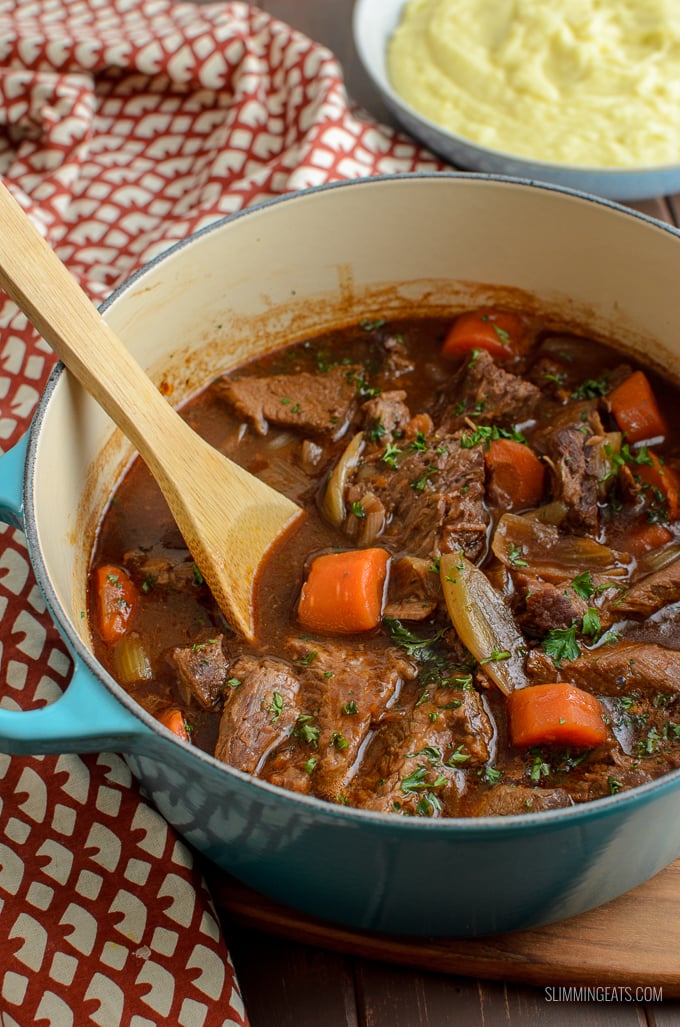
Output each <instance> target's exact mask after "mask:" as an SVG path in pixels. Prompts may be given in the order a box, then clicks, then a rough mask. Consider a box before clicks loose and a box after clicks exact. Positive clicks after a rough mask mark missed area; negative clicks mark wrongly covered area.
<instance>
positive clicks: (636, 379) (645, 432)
mask: <svg viewBox="0 0 680 1027" xmlns="http://www.w3.org/2000/svg"><path fill="white" fill-rule="evenodd" d="M609 405H610V407H611V411H612V413H613V415H614V417H615V419H616V423H617V424H618V426H619V428H620V429H621V431H622V432H624V433H625V435H626V439H627V440H628V442H642V440H643V439H653V438H656V437H657V436H659V435H665V434H666V423H665V421H664V419H663V417H662V416H661V412H660V411H659V407H658V404H657V402H656V397H655V395H654V393H653V391H652V386H651V385H650V384H649V379H648V378H647V375H646V374H645V373H644V372H643V371H633V373H632V374H631V375H630V376H629V377H628V378H626V379H625V381H622V382H621V384H620V385H617V387H616V388H615V389H613V390H612V392H610V393H609Z"/></svg>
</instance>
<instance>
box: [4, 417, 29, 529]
mask: <svg viewBox="0 0 680 1027" xmlns="http://www.w3.org/2000/svg"><path fill="white" fill-rule="evenodd" d="M27 449H28V432H26V434H25V435H24V436H23V438H21V439H19V441H18V442H17V444H16V446H14V447H13V448H12V449H10V450H8V451H7V452H6V453H4V454H3V455H2V456H0V521H2V522H3V523H4V524H9V525H11V526H12V527H13V528H19V529H20V530H21V531H23V528H24V468H25V464H26V451H27Z"/></svg>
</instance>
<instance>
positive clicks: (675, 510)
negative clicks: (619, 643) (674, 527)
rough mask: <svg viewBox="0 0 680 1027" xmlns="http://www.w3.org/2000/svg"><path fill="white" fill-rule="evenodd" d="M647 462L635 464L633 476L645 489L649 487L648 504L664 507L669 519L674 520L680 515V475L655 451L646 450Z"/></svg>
mask: <svg viewBox="0 0 680 1027" xmlns="http://www.w3.org/2000/svg"><path fill="white" fill-rule="evenodd" d="M647 457H648V458H649V461H650V462H649V463H644V464H637V465H636V467H635V471H634V476H635V478H636V479H637V480H638V481H640V482H641V483H642V485H643V487H644V486H647V488H646V489H645V492H646V491H647V489H651V492H652V495H651V496H650V497H649V499H650V505H651V506H653V507H658V506H659V505H661V506H663V507H664V508H665V513H666V514H667V516H668V520H669V521H676V520H677V519H678V517H679V516H680V497H679V495H678V493H679V492H680V477H679V476H678V474H677V473H676V472H675V471H674V470H673V469H672V468H671V467H668V466H667V465H666V464H665V463H663V461H662V460H659V458H658V456H657V455H656V453H652V452H651V451H648V452H647Z"/></svg>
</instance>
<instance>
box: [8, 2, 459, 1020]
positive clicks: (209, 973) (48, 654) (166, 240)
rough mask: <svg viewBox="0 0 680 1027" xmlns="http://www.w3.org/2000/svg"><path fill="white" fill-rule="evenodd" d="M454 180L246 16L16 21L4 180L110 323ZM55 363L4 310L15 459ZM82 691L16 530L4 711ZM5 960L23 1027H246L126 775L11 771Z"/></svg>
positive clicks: (30, 17)
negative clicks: (356, 187) (227, 223)
mask: <svg viewBox="0 0 680 1027" xmlns="http://www.w3.org/2000/svg"><path fill="white" fill-rule="evenodd" d="M439 166H440V165H439V164H438V162H436V161H435V160H434V159H432V158H431V157H430V156H429V155H427V154H425V153H423V152H422V151H420V150H419V149H418V148H417V147H415V146H414V145H413V144H412V143H411V142H410V141H408V140H407V139H405V138H404V137H402V136H400V135H398V134H396V133H394V132H392V131H391V130H390V129H387V128H383V127H381V126H378V125H376V124H375V123H373V122H372V121H371V119H370V118H368V117H367V116H365V115H363V114H361V113H360V112H357V111H355V110H353V109H352V107H351V105H350V104H349V102H348V99H347V96H346V93H345V89H344V85H343V80H342V73H341V69H340V68H339V66H338V64H337V62H336V60H335V58H334V57H333V55H332V54H331V53H330V52H329V51H328V50H326V49H324V48H323V47H321V46H319V45H317V44H315V43H313V42H311V41H310V40H309V39H307V38H305V37H304V36H302V35H301V34H300V33H298V32H295V31H293V30H292V29H290V28H289V27H288V26H286V25H284V24H282V23H280V22H277V21H275V20H273V19H272V18H270V17H269V16H268V15H267V14H265V13H263V12H262V11H260V10H258V9H257V8H256V7H253V6H250V5H248V4H246V3H211V4H206V5H204V6H195V5H194V4H192V3H174V2H172V0H14V2H11V0H0V178H1V179H2V181H4V183H5V184H7V185H8V186H9V187H10V188H11V190H12V191H13V193H14V195H15V196H16V197H17V198H18V199H19V201H20V202H21V204H22V205H23V207H24V208H25V209H26V210H27V212H28V213H29V214H30V216H31V218H32V219H33V220H34V222H35V223H36V224H37V225H38V226H39V228H40V230H41V231H42V233H43V234H44V236H45V237H46V238H47V240H48V241H49V243H50V245H51V246H52V247H53V248H54V249H55V250H56V251H57V253H58V254H59V256H60V257H61V258H62V260H64V261H65V262H66V263H67V264H68V265H69V267H70V268H71V270H72V272H73V273H74V274H75V276H76V277H77V278H78V280H79V281H80V283H81V285H82V286H83V287H84V288H85V290H86V291H87V292H88V294H89V295H90V296H91V297H92V299H93V300H95V301H97V302H98V301H101V300H102V299H103V298H104V297H105V296H107V295H108V294H109V293H110V291H111V290H112V289H113V288H114V287H115V286H116V285H118V284H119V283H120V282H121V281H122V280H124V279H125V278H127V276H128V275H129V274H130V272H132V271H133V270H134V269H135V268H137V267H139V266H140V265H141V264H143V263H145V262H146V261H147V260H148V259H149V258H151V257H153V256H154V255H155V254H157V253H158V252H160V251H162V250H164V249H165V248H167V247H168V246H169V245H170V244H171V243H173V242H175V241H176V240H178V239H182V238H184V237H185V236H186V235H187V234H189V233H191V232H193V231H194V230H196V229H198V228H200V227H201V226H203V225H205V224H207V223H209V222H211V221H214V220H215V219H217V218H219V217H222V216H224V215H226V214H230V213H232V212H234V211H236V210H239V209H240V208H242V207H244V206H246V205H247V204H252V203H254V202H257V201H259V200H262V199H265V198H267V197H270V196H273V195H276V194H279V193H282V192H285V191H289V190H294V189H299V188H306V187H309V186H314V185H317V184H321V183H324V182H328V181H332V180H336V179H341V178H349V177H358V176H362V175H368V174H375V173H392V172H402V171H414V170H432V169H436V168H438V167H439ZM0 231H2V226H1V225H0ZM54 359H55V358H54V356H53V354H52V353H51V351H50V350H49V349H48V348H47V347H46V346H45V344H44V343H43V342H42V341H41V340H40V339H39V338H37V337H36V334H35V333H34V331H33V330H32V329H31V328H30V326H28V325H27V324H26V320H25V318H24V317H23V315H21V314H19V313H18V312H17V310H16V308H15V307H14V305H13V304H12V303H11V302H10V301H9V300H8V299H7V298H6V297H5V296H4V294H2V293H1V292H0V448H1V449H2V450H3V451H6V450H7V449H9V448H10V446H12V445H13V444H14V443H16V442H17V441H18V440H19V438H20V437H21V436H22V434H23V433H24V432H25V431H26V428H27V427H28V423H29V420H30V417H31V414H32V412H33V410H34V408H35V405H36V402H37V400H38V398H39V395H40V392H41V389H42V388H43V386H44V384H45V381H46V379H47V377H48V375H49V372H50V370H51V368H52V366H53V364H54ZM70 671H71V667H70V660H69V657H68V655H67V652H66V650H65V648H64V646H63V644H62V643H61V641H60V639H59V637H58V635H57V633H56V631H55V629H54V627H53V626H52V624H51V622H50V619H49V617H48V616H47V614H46V612H45V608H44V605H43V602H42V598H41V596H40V594H39V591H38V589H37V586H36V583H35V579H34V577H33V574H32V571H31V568H30V566H29V564H28V561H27V557H26V550H25V547H24V541H23V536H22V534H21V533H20V532H18V531H15V530H13V529H11V528H9V527H7V526H5V525H0V701H1V702H2V704H3V705H5V706H8V707H10V708H13V709H31V708H34V707H37V706H41V705H44V704H45V703H46V702H49V701H51V700H52V699H54V698H55V697H56V696H57V695H58V694H59V693H60V691H61V690H62V689H63V688H64V687H65V686H66V685H67V683H68V680H69V675H70ZM1 748H2V744H1V740H0V750H1ZM0 954H1V955H0V1022H2V1024H3V1027H13V1025H20V1027H28V1025H32V1024H37V1023H40V1024H48V1025H53V1027H62V1025H75V1027H83V1025H85V1024H90V1023H92V1024H100V1025H103V1027H117V1025H119V1024H120V1025H135V1027H149V1025H155V1024H173V1025H190V1027H203V1025H205V1027H213V1025H215V1027H217V1025H226V1024H238V1025H244V1024H246V1023H247V1014H246V1012H245V1010H244V1008H243V1002H242V998H241V994H240V992H239V988H238V983H237V981H236V978H235V975H234V970H233V966H232V964H231V961H230V958H229V953H228V951H227V948H226V945H225V942H224V938H223V936H222V934H221V931H220V927H219V923H218V919H217V917H216V915H215V911H214V908H213V906H212V903H211V899H210V896H209V895H208V893H207V891H206V889H205V885H204V883H203V880H202V878H201V875H200V872H199V871H198V870H197V868H196V867H195V865H194V863H193V861H192V856H191V853H190V852H189V850H188V849H187V847H186V846H185V845H184V843H183V842H182V840H181V839H180V838H178V837H177V836H176V835H175V833H174V832H173V831H172V830H171V829H170V828H169V827H168V826H167V824H166V823H165V821H164V820H163V819H162V818H161V817H160V816H159V814H158V813H157V812H156V811H155V810H154V809H153V808H151V807H149V805H147V803H146V802H145V801H144V799H143V798H142V797H141V796H140V793H139V791H138V788H137V786H136V783H135V781H134V780H133V779H132V778H131V775H130V772H129V770H128V768H127V764H126V763H125V762H124V761H123V760H122V758H121V757H120V756H118V755H115V754H109V753H103V754H100V755H98V756H97V755H94V756H82V757H81V756H74V755H64V756H43V757H9V756H7V755H4V754H2V753H1V752H0Z"/></svg>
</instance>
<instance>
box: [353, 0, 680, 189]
mask: <svg viewBox="0 0 680 1027" xmlns="http://www.w3.org/2000/svg"><path fill="white" fill-rule="evenodd" d="M406 3H407V0H357V2H356V5H355V8H354V15H353V33H354V44H355V46H356V50H357V53H358V56H359V59H360V61H361V63H362V64H363V66H364V69H365V71H366V72H367V74H368V76H369V77H370V79H371V80H372V82H373V84H374V86H375V88H376V89H377V90H378V92H379V93H380V95H381V97H382V99H383V101H384V102H385V104H386V105H387V107H388V108H389V109H390V111H391V112H392V113H393V114H394V116H395V118H396V119H397V121H399V122H400V123H401V125H402V126H403V127H404V128H405V129H406V131H407V132H409V133H410V135H412V136H414V137H415V138H416V139H418V140H420V142H422V143H424V145H425V146H427V147H428V148H429V149H430V150H432V151H433V152H434V153H436V154H438V155H439V156H440V157H443V158H444V159H445V160H446V161H448V162H450V163H451V164H453V165H455V166H456V167H459V168H462V169H465V170H472V171H485V172H489V173H491V174H497V175H498V174H500V175H511V176H516V177H520V178H525V179H530V180H534V181H538V182H549V183H552V184H553V185H559V186H566V187H568V188H571V189H578V190H581V191H582V192H587V193H594V194H595V195H596V196H604V197H607V198H608V199H613V200H645V199H651V198H652V197H655V196H664V195H668V194H669V193H674V192H678V191H680V164H670V165H662V166H652V167H640V168H597V167H577V166H575V165H568V164H551V163H548V162H546V161H540V160H530V159H528V158H523V157H517V156H514V155H513V154H510V153H504V152H502V151H500V150H493V149H489V148H487V147H484V146H480V145H478V144H477V143H474V142H471V141H470V140H468V139H464V138H463V137H462V136H459V135H456V134H455V133H454V132H449V131H447V130H446V129H444V128H442V127H441V126H440V125H437V124H435V122H433V121H430V120H429V119H428V118H426V117H424V116H423V115H422V114H420V113H419V112H418V111H416V110H415V109H414V108H413V107H411V106H410V105H409V104H408V103H406V102H405V101H404V100H402V99H401V97H400V96H399V95H398V94H397V93H396V92H395V90H394V89H393V87H392V85H391V84H390V80H389V75H388V72H387V47H388V43H389V40H390V38H391V36H392V34H393V32H394V30H395V29H396V27H397V25H398V23H399V21H400V18H401V12H402V10H403V9H404V7H405V5H406Z"/></svg>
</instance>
